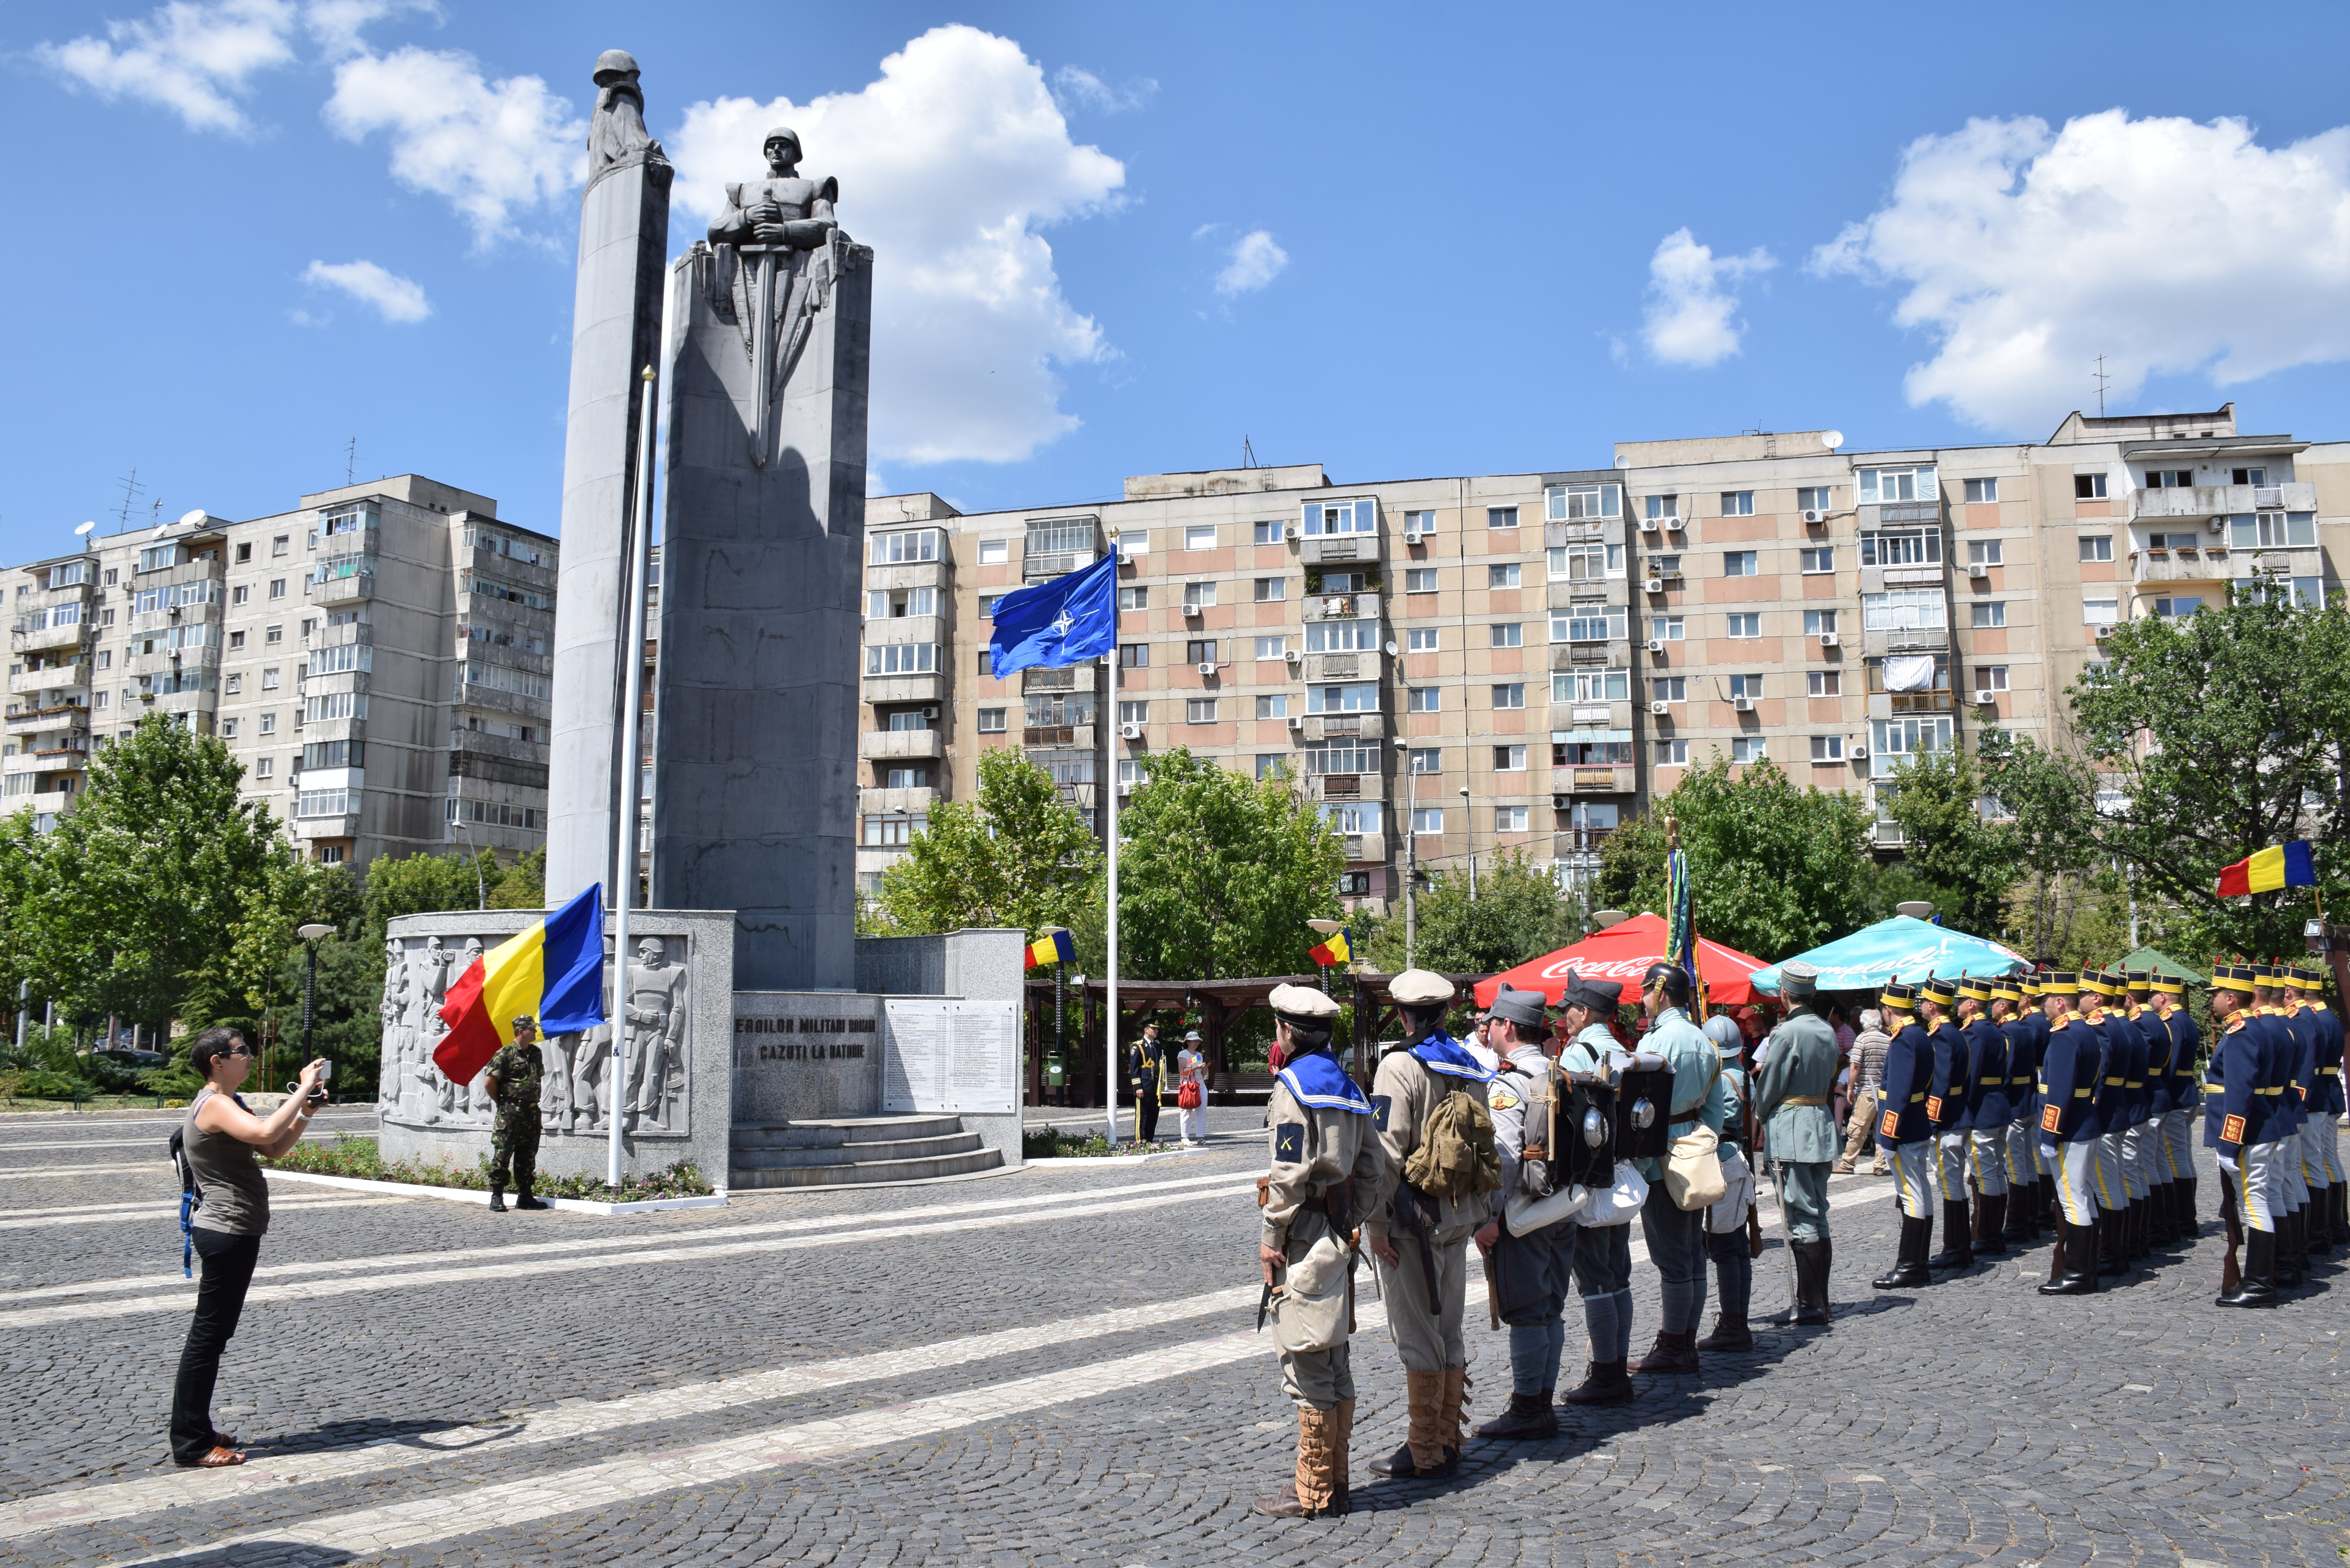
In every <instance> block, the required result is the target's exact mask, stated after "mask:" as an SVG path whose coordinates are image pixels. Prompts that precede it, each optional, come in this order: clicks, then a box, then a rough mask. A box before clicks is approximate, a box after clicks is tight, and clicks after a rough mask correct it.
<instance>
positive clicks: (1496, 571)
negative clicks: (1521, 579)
mask: <svg viewBox="0 0 2350 1568" xmlns="http://www.w3.org/2000/svg"><path fill="white" fill-rule="evenodd" d="M1485 586H1486V587H1489V588H1514V587H1517V586H1518V564H1517V563H1516V562H1515V561H1512V562H1510V563H1509V564H1508V565H1506V566H1488V567H1486V568H1485Z"/></svg>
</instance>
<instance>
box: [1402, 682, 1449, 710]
mask: <svg viewBox="0 0 2350 1568" xmlns="http://www.w3.org/2000/svg"><path fill="white" fill-rule="evenodd" d="M1442 690H1443V689H1442V688H1441V687H1437V686H1414V687H1412V688H1411V689H1410V690H1409V691H1407V692H1406V693H1405V696H1404V711H1406V712H1407V713H1433V712H1435V711H1437V710H1438V709H1439V708H1440V707H1441V706H1442V703H1441V701H1440V695H1441V692H1442Z"/></svg>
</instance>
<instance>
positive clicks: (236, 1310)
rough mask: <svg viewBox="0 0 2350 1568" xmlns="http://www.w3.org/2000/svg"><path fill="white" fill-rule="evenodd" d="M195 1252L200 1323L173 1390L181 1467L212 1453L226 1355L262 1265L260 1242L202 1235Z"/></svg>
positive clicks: (175, 1452) (175, 1447) (175, 1446)
mask: <svg viewBox="0 0 2350 1568" xmlns="http://www.w3.org/2000/svg"><path fill="white" fill-rule="evenodd" d="M195 1242H196V1252H197V1254H198V1255H199V1256H201V1257H202V1258H203V1261H204V1277H203V1282H202V1283H201V1284H199V1285H198V1286H197V1287H196V1317H195V1321H194V1322H193V1323H191V1324H188V1343H187V1344H186V1345H183V1346H182V1348H181V1351H180V1376H179V1378H178V1380H177V1381H175V1382H174V1383H173V1384H172V1458H173V1459H177V1460H179V1461H180V1462H181V1463H182V1464H192V1463H193V1462H194V1461H196V1460H198V1459H203V1457H204V1456H205V1455H206V1454H208V1453H210V1452H211V1451H212V1449H213V1384H215V1383H217V1382H218V1381H219V1380H220V1363H221V1352H223V1351H224V1350H226V1349H227V1348H228V1342H229V1337H230V1336H231V1335H232V1334H235V1333H236V1320H237V1319H238V1317H240V1316H241V1315H243V1314H244V1293H245V1291H246V1289H247V1287H249V1286H250V1285H251V1284H252V1283H253V1270H254V1265H255V1264H256V1263H258V1262H261V1238H260V1237H258V1236H232V1235H229V1234H228V1233H226V1232H225V1231H197V1232H196V1233H195Z"/></svg>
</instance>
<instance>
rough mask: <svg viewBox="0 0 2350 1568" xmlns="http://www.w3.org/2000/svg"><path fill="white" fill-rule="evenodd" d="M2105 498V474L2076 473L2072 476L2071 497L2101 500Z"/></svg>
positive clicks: (2083, 499) (2077, 499)
mask: <svg viewBox="0 0 2350 1568" xmlns="http://www.w3.org/2000/svg"><path fill="white" fill-rule="evenodd" d="M2105 498H2106V476H2105V475H2104V474H2102V473H2076V474H2074V476H2073V499H2074V500H2075V501H2103V500H2104V499H2105Z"/></svg>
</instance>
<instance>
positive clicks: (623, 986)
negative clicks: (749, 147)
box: [599, 365, 654, 1187]
mask: <svg viewBox="0 0 2350 1568" xmlns="http://www.w3.org/2000/svg"><path fill="white" fill-rule="evenodd" d="M644 383H645V392H644V397H645V409H644V419H643V421H642V423H641V424H640V425H639V427H638V436H637V515H636V527H635V528H634V530H632V533H631V537H630V540H629V640H628V655H627V657H628V660H629V668H628V671H627V679H626V680H625V681H624V682H623V689H624V690H625V691H627V693H628V695H627V696H626V697H625V698H623V699H622V700H621V702H622V705H621V711H620V736H621V739H620V796H621V798H620V853H619V865H618V866H617V867H614V868H613V877H612V893H613V905H614V908H613V911H612V950H613V959H614V962H613V965H612V968H613V983H612V1001H613V1007H612V1013H611V1018H610V1024H611V1029H612V1059H611V1061H610V1062H609V1063H608V1064H606V1071H607V1076H606V1078H605V1080H604V1103H605V1104H606V1105H607V1106H609V1107H610V1108H611V1113H612V1131H611V1137H610V1138H609V1140H608V1143H607V1144H606V1146H605V1155H604V1185H605V1186H607V1187H618V1186H619V1185H620V1096H621V1093H622V1091H623V1089H625V1087H626V1086H627V1083H628V1075H627V1073H626V1071H625V1069H626V1066H627V1055H626V1052H627V1049H628V1039H629V906H630V905H631V904H634V903H635V902H636V901H637V841H638V824H637V812H638V809H639V805H640V803H641V797H642V796H643V794H644V759H643V758H642V757H641V756H640V755H639V752H640V751H641V750H642V748H643V746H644V717H645V569H646V565H647V557H648V556H650V555H651V553H652V551H651V543H652V517H653V403H654V397H653V391H654V380H653V368H652V367H651V366H650V365H648V366H646V367H645V375H644ZM599 934H600V933H599Z"/></svg>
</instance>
